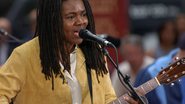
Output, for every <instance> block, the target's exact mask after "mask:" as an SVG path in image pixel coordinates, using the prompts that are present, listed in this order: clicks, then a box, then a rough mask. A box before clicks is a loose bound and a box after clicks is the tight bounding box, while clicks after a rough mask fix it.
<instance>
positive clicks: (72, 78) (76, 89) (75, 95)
mask: <svg viewBox="0 0 185 104" xmlns="http://www.w3.org/2000/svg"><path fill="white" fill-rule="evenodd" d="M70 65H71V75H70V74H69V73H68V71H66V70H65V71H64V76H65V78H66V80H67V84H68V85H69V87H70V90H71V95H72V104H81V103H82V95H81V87H80V84H79V82H78V80H77V78H76V75H75V70H76V48H75V50H74V51H73V52H72V53H71V54H70ZM60 66H61V68H62V69H64V67H63V65H62V64H61V63H60Z"/></svg>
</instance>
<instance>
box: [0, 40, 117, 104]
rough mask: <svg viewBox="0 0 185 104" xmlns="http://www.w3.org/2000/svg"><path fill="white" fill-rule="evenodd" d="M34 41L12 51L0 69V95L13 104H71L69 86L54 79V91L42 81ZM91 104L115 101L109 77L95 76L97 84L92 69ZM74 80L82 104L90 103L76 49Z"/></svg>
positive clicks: (49, 84) (78, 53) (86, 84)
mask: <svg viewBox="0 0 185 104" xmlns="http://www.w3.org/2000/svg"><path fill="white" fill-rule="evenodd" d="M39 53H40V49H39V42H38V38H34V39H32V40H31V41H29V42H27V43H25V44H23V45H21V46H19V47H18V48H16V49H15V50H14V51H13V53H12V54H11V56H10V57H9V59H8V60H7V62H6V63H5V64H4V65H3V66H2V67H1V69H0V96H6V97H7V98H8V100H9V101H10V100H11V99H12V100H13V101H14V104H71V103H72V101H71V100H72V99H71V93H70V88H69V86H68V85H67V84H66V83H64V84H63V82H62V79H61V78H59V77H57V78H55V80H54V91H53V90H52V83H51V80H46V79H45V76H44V74H43V73H42V72H41V70H42V67H41V61H40V57H39ZM91 74H92V85H93V102H94V104H107V103H109V102H111V101H113V100H114V99H116V96H115V92H114V90H113V87H112V85H111V80H110V77H109V74H107V75H104V77H99V79H100V83H98V82H97V79H96V74H95V71H94V70H92V72H91ZM76 77H77V79H78V81H79V83H80V86H81V91H82V102H83V104H90V102H91V100H90V93H89V89H88V80H87V74H86V66H85V59H84V55H83V53H82V51H81V50H80V48H78V49H77V66H76Z"/></svg>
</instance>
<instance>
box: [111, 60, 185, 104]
mask: <svg viewBox="0 0 185 104" xmlns="http://www.w3.org/2000/svg"><path fill="white" fill-rule="evenodd" d="M184 75H185V58H181V59H179V60H177V61H176V62H174V63H173V64H171V65H170V66H168V67H166V68H165V69H163V70H161V71H160V72H159V73H158V75H157V76H156V77H154V78H153V79H151V80H149V81H147V82H145V83H144V84H142V85H140V86H139V87H137V88H136V89H135V90H136V92H137V93H138V94H139V96H144V95H145V94H147V93H148V92H150V91H152V90H153V89H155V88H156V87H158V86H160V85H162V84H169V83H171V82H174V81H175V80H177V79H178V78H180V77H182V76H184ZM123 96H124V95H122V96H121V97H119V98H118V99H116V100H114V101H113V102H112V104H128V103H127V102H126V101H125V100H124V99H123Z"/></svg>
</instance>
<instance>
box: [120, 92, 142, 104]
mask: <svg viewBox="0 0 185 104" xmlns="http://www.w3.org/2000/svg"><path fill="white" fill-rule="evenodd" d="M123 99H124V100H125V101H127V102H128V103H129V104H139V102H138V101H136V100H134V99H133V98H131V97H130V96H129V95H128V94H125V95H123Z"/></svg>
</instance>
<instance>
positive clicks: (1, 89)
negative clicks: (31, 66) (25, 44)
mask: <svg viewBox="0 0 185 104" xmlns="http://www.w3.org/2000/svg"><path fill="white" fill-rule="evenodd" d="M21 53H22V54H21ZM24 56H26V53H24V54H23V52H21V50H19V51H17V50H14V51H13V52H12V54H11V56H10V57H9V59H8V60H7V61H6V63H5V64H4V65H3V66H2V67H1V68H0V96H6V98H8V101H9V102H10V101H11V99H12V98H14V97H15V96H16V94H17V93H19V91H20V90H21V87H22V86H23V85H24V83H25V79H26V70H25V69H26V68H27V67H28V64H27V63H26V62H27V60H26V59H25V57H24Z"/></svg>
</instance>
